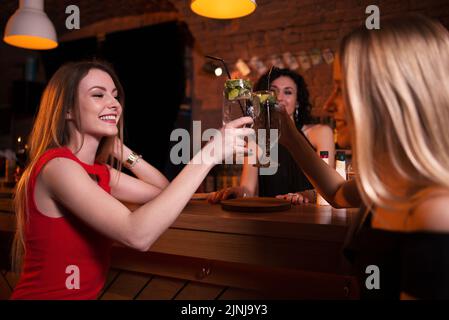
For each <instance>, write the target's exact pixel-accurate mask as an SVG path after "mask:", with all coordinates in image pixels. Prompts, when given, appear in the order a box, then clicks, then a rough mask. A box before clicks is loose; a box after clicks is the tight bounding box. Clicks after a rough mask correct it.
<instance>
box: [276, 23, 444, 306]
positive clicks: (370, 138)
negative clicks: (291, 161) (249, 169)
mask: <svg viewBox="0 0 449 320" xmlns="http://www.w3.org/2000/svg"><path fill="white" fill-rule="evenodd" d="M334 80H335V87H336V89H335V91H334V93H333V95H332V96H331V98H330V99H329V101H328V103H327V108H328V109H329V110H330V111H332V112H333V113H334V117H335V120H336V122H337V129H339V132H341V133H342V134H341V135H339V136H340V139H342V142H344V141H346V142H348V140H350V141H351V144H352V147H353V152H354V153H353V155H354V162H355V166H356V171H357V173H358V174H357V175H356V179H355V180H353V181H349V182H345V181H343V180H342V179H341V178H340V177H339V176H338V174H336V173H335V171H333V170H329V169H328V168H326V166H324V165H323V163H322V162H321V161H319V159H318V158H317V157H316V155H315V153H314V152H313V150H312V149H311V148H310V147H309V145H308V144H307V142H306V141H305V140H304V139H303V137H302V136H301V135H298V134H296V136H295V139H288V140H287V139H284V140H283V143H284V144H285V145H286V146H287V148H288V149H289V150H290V151H291V152H292V153H293V155H294V158H295V160H296V161H297V163H298V165H299V166H301V167H302V169H303V170H304V171H305V173H306V174H307V176H308V177H309V180H310V181H311V182H312V184H313V185H314V186H315V187H316V188H317V189H318V190H319V191H320V192H321V193H322V194H323V195H324V197H325V198H326V200H327V201H328V202H330V203H331V204H332V205H333V206H334V207H350V206H360V205H362V204H363V206H364V207H366V208H368V210H364V212H365V211H366V212H367V214H365V215H362V217H363V218H365V220H364V223H363V224H362V223H361V224H360V225H359V226H358V227H359V229H358V231H357V232H356V233H355V235H354V237H353V238H352V240H351V242H350V244H349V246H348V247H347V248H346V254H347V257H348V258H349V259H350V260H351V261H352V262H353V263H354V266H355V267H356V269H357V270H358V271H359V272H360V273H359V275H360V288H361V289H362V293H363V294H362V297H364V298H365V297H366V298H392V299H398V298H403V299H406V298H445V299H447V298H449V282H448V279H449V255H448V252H449V213H448V212H447V208H448V207H449V126H448V125H447V122H448V120H449V32H448V31H447V30H446V29H445V28H444V27H443V26H442V25H441V24H440V23H438V22H436V21H433V20H431V19H428V18H425V17H422V16H416V15H413V16H405V17H401V18H396V19H391V20H383V21H382V27H381V29H380V30H372V31H370V30H367V29H365V28H359V29H357V30H355V31H354V32H352V33H350V34H349V35H347V36H346V37H345V38H344V40H343V41H342V44H341V48H340V56H339V58H338V59H337V60H336V62H335V68H334ZM286 116H287V115H286V114H284V117H286ZM283 123H285V124H289V123H288V122H286V121H284V122H283ZM294 129H295V128H294V127H293V126H291V125H287V126H284V127H283V131H286V132H288V133H290V134H295V130H294ZM284 136H285V135H284ZM281 137H282V136H281ZM348 138H350V139H348ZM340 143H341V142H339V144H340ZM362 221H363V220H362ZM369 266H371V267H370V268H373V266H374V269H375V270H377V271H378V272H379V273H378V274H377V277H378V278H377V279H379V280H380V282H377V280H375V277H373V278H371V279H367V277H368V276H369V275H370V274H372V273H373V270H374V269H369V268H368V267H369ZM367 270H370V271H368V274H367V273H366V272H367ZM373 279H374V280H373ZM367 280H368V281H367ZM367 283H368V284H369V286H370V288H371V290H367V289H368V288H367V286H366V284H367Z"/></svg>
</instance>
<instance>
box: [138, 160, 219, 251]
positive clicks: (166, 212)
mask: <svg viewBox="0 0 449 320" xmlns="http://www.w3.org/2000/svg"><path fill="white" fill-rule="evenodd" d="M198 157H201V153H198V154H197V155H196V156H195V157H194V158H193V159H192V160H191V161H190V162H189V164H187V165H186V166H185V167H184V169H183V170H182V171H181V172H180V173H179V174H178V176H177V177H176V178H175V179H174V180H173V181H172V182H171V183H170V184H169V185H168V186H167V187H166V188H165V189H164V190H163V191H162V192H161V193H160V194H159V196H158V197H157V198H155V199H154V200H152V201H151V202H148V203H147V204H145V205H143V206H141V207H139V208H138V209H137V210H135V211H134V212H133V213H132V214H131V219H132V220H134V221H133V222H132V223H131V225H133V226H134V227H135V230H132V232H133V233H134V238H137V239H138V240H137V243H139V245H138V246H139V247H140V248H143V249H142V250H146V249H147V248H149V247H150V246H151V245H152V244H153V243H154V241H156V240H157V239H158V238H159V236H160V235H161V234H162V233H163V232H164V231H165V230H166V229H167V228H168V227H169V226H170V225H171V224H172V223H173V222H174V221H175V220H176V218H177V217H178V215H179V214H180V212H181V211H182V210H183V208H184V207H185V206H186V204H187V202H188V201H189V200H190V199H191V197H192V194H193V193H194V192H195V191H196V190H197V189H198V187H199V186H200V184H201V182H202V181H203V180H204V178H205V177H206V175H207V173H208V172H209V171H210V169H211V168H212V167H213V164H207V163H201V161H198V159H201V158H198ZM196 163H200V164H196Z"/></svg>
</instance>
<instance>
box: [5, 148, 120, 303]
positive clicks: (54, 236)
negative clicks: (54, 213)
mask: <svg viewBox="0 0 449 320" xmlns="http://www.w3.org/2000/svg"><path fill="white" fill-rule="evenodd" d="M58 157H63V158H68V159H71V160H73V161H75V162H77V163H79V164H80V165H81V166H82V167H83V168H84V169H85V170H86V171H87V172H88V173H89V174H91V175H92V174H93V175H96V176H97V178H98V179H97V180H98V184H99V186H100V187H101V188H103V189H104V190H105V191H106V192H108V193H110V187H109V179H110V177H109V170H108V168H107V167H106V165H101V164H98V163H95V164H94V165H88V164H86V163H83V162H81V161H80V160H79V159H78V158H77V157H76V156H75V155H74V154H73V153H72V152H71V151H70V149H68V148H66V147H63V148H55V149H50V150H47V151H46V152H45V153H44V154H43V155H42V156H41V157H40V158H39V160H38V162H37V164H36V166H35V167H34V169H33V171H32V173H31V176H30V180H29V183H28V189H27V198H28V204H27V205H28V222H27V224H26V227H25V228H26V229H25V247H26V254H25V257H24V264H23V272H22V274H21V276H20V280H19V282H18V284H17V286H16V287H15V289H14V292H13V294H12V296H11V299H95V298H97V297H98V294H99V293H100V291H101V289H102V288H103V285H104V282H105V279H106V275H107V272H108V269H109V261H110V249H111V245H112V240H110V239H109V238H107V237H105V236H103V235H102V234H101V233H99V232H98V231H96V230H94V229H92V228H91V227H89V226H88V225H86V224H85V223H84V222H83V221H81V220H80V219H78V218H77V217H76V216H75V215H73V214H71V213H70V212H68V211H66V213H65V214H64V216H63V217H60V218H51V217H48V216H46V215H44V214H42V213H41V212H40V211H39V210H38V209H37V207H36V202H35V201H34V187H35V184H36V179H37V176H38V174H39V172H40V171H41V169H42V168H43V166H44V165H45V164H46V163H47V162H48V161H50V160H51V159H54V158H58ZM67 183H70V181H67Z"/></svg>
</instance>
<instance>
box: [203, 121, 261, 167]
mask: <svg viewBox="0 0 449 320" xmlns="http://www.w3.org/2000/svg"><path fill="white" fill-rule="evenodd" d="M252 123H253V119H251V118H250V117H241V118H238V119H235V120H233V121H231V122H229V123H228V124H226V125H225V126H224V127H223V128H221V130H220V131H219V132H218V133H217V134H216V135H215V136H213V137H212V139H211V141H210V142H209V143H208V144H207V145H206V146H205V147H204V148H203V151H202V152H203V154H202V158H203V160H205V161H211V162H212V163H214V164H218V163H221V162H222V161H223V160H226V159H230V158H232V157H233V155H234V154H236V156H237V157H239V156H241V157H243V156H244V155H246V154H247V153H248V146H247V145H246V142H245V137H249V136H251V135H254V130H253V129H251V128H245V126H246V125H251V124H252Z"/></svg>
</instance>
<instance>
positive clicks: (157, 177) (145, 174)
mask: <svg viewBox="0 0 449 320" xmlns="http://www.w3.org/2000/svg"><path fill="white" fill-rule="evenodd" d="M131 152H132V151H131V149H129V148H128V147H127V146H125V145H124V146H123V158H122V163H126V159H128V156H129V155H130V154H131ZM129 170H130V171H131V172H132V173H133V174H134V175H135V176H136V177H137V178H139V180H142V181H144V182H146V183H148V184H151V185H153V186H155V187H157V188H159V189H161V190H163V189H165V188H166V187H167V186H168V184H169V181H168V180H167V178H166V177H165V176H164V175H163V174H162V173H161V172H160V171H159V170H157V169H156V168H154V167H153V166H152V165H150V164H149V163H148V162H146V161H145V160H144V159H143V158H141V159H139V161H138V162H137V163H136V165H135V166H133V167H132V168H130V169H129Z"/></svg>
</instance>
